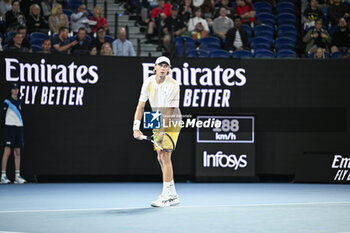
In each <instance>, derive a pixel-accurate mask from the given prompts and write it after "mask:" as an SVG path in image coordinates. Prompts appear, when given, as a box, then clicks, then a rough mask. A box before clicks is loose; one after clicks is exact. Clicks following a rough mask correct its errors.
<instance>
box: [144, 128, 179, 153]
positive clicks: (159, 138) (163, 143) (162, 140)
mask: <svg viewBox="0 0 350 233" xmlns="http://www.w3.org/2000/svg"><path fill="white" fill-rule="evenodd" d="M142 139H144V140H148V141H151V142H152V143H153V144H154V145H155V146H156V147H158V148H159V149H161V150H162V151H166V152H173V151H174V150H175V144H174V141H173V139H172V138H171V137H170V135H169V134H167V133H165V132H155V133H154V134H153V135H152V136H146V135H143V136H142Z"/></svg>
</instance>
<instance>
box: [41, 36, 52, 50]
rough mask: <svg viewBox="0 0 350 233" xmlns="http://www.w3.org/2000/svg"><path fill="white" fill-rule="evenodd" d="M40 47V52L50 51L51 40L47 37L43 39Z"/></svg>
mask: <svg viewBox="0 0 350 233" xmlns="http://www.w3.org/2000/svg"><path fill="white" fill-rule="evenodd" d="M41 47H42V50H41V53H51V40H50V39H49V38H48V39H45V40H43V43H42V45H41Z"/></svg>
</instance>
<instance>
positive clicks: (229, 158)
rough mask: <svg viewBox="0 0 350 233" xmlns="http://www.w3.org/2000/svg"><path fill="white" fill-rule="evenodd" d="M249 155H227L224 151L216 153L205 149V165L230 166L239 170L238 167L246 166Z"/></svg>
mask: <svg viewBox="0 0 350 233" xmlns="http://www.w3.org/2000/svg"><path fill="white" fill-rule="evenodd" d="M247 164H248V162H247V155H244V154H243V155H240V156H236V155H233V154H231V155H226V154H224V153H223V152H222V151H218V152H216V153H215V154H209V153H208V152H207V151H203V167H223V168H224V167H229V168H233V169H234V170H237V169H238V168H243V167H246V166H247Z"/></svg>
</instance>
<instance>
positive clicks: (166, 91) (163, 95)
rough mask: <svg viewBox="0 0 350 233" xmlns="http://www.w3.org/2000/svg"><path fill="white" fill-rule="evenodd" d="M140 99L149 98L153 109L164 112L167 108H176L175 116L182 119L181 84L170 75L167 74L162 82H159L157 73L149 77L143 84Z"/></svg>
mask: <svg viewBox="0 0 350 233" xmlns="http://www.w3.org/2000/svg"><path fill="white" fill-rule="evenodd" d="M139 100H140V101H141V102H146V101H147V100H149V102H150V105H151V107H152V110H153V111H157V110H159V111H160V112H161V113H163V114H164V113H165V111H166V108H175V110H174V114H175V115H176V117H175V118H176V119H177V120H178V119H181V112H180V109H179V106H180V85H179V84H178V83H177V81H176V80H175V79H173V78H171V77H169V76H166V78H165V80H164V81H163V82H162V83H161V84H158V83H157V81H156V75H152V76H150V77H149V78H147V79H146V80H145V81H144V83H143V85H142V89H141V95H140V99H139Z"/></svg>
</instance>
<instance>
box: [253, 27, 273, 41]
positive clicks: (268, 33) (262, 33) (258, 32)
mask: <svg viewBox="0 0 350 233" xmlns="http://www.w3.org/2000/svg"><path fill="white" fill-rule="evenodd" d="M254 34H255V36H259V37H266V38H268V39H270V40H272V39H273V36H274V29H273V27H271V26H270V25H258V26H256V27H255V28H254Z"/></svg>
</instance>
